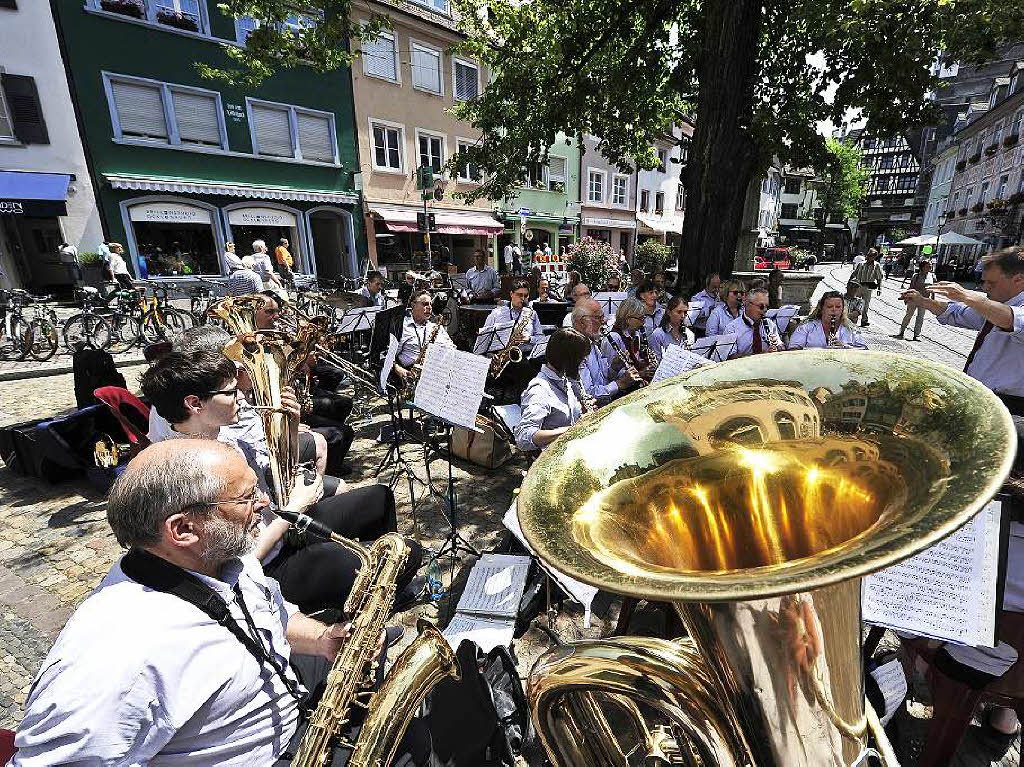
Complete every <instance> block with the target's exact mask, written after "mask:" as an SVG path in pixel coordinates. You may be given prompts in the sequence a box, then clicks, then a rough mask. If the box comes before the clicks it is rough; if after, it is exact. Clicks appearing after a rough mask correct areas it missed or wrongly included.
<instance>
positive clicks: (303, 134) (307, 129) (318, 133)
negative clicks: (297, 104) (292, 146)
mask: <svg viewBox="0 0 1024 767" xmlns="http://www.w3.org/2000/svg"><path fill="white" fill-rule="evenodd" d="M295 116H296V117H297V118H298V123H299V151H300V152H302V158H303V159H304V160H320V161H322V162H334V142H333V141H332V135H331V133H332V131H331V118H330V117H329V116H328V115H319V114H310V113H309V112H296V113H295Z"/></svg>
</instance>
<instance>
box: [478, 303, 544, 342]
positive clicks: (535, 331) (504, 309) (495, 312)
mask: <svg viewBox="0 0 1024 767" xmlns="http://www.w3.org/2000/svg"><path fill="white" fill-rule="evenodd" d="M523 311H525V309H513V308H512V304H508V305H507V306H496V307H495V308H493V309H491V313H490V314H488V315H487V319H486V320H484V327H485V328H489V327H491V325H496V324H498V323H500V322H519V320H520V319H521V315H522V313H523ZM530 314H532V315H533V317H532V319H531V320H530V324H529V326H528V327H527V328H526V330H525V331H524V332H523V337H524V338H525V337H527V336H529V338H530V340H529V341H528V342H527V343H526V344H525V346H526V348H527V349H529V348H532V347H533V345H534V344H535V343H537V342H538V341H542V340H544V328H543V327H541V324H540V317H538V316H537V312H535V311H534V310H533V309H530Z"/></svg>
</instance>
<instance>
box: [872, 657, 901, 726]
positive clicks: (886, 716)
mask: <svg viewBox="0 0 1024 767" xmlns="http://www.w3.org/2000/svg"><path fill="white" fill-rule="evenodd" d="M870 673H871V676H872V677H874V679H875V682H876V683H877V684H878V690H879V692H881V693H882V697H883V698H884V699H885V711H877V712H876V713H877V714H878V718H879V720H881V722H882V726H883V727H884V726H885V725H887V724H889V720H890V719H892V717H893V714H895V713H896V711H897V710H898V709H899V707H900V705H901V704H902V703H903V701H904V700H906V697H907V690H908V687H907V675H906V674H905V673H904V672H903V665H902V664H901V663H900V661H899V659H898V658H893V659H892V660H891V661H889V662H888V663H883V664H882V665H881V666H878V667H876V668H874V669H872V670H871V672H870Z"/></svg>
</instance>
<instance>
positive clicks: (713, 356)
mask: <svg viewBox="0 0 1024 767" xmlns="http://www.w3.org/2000/svg"><path fill="white" fill-rule="evenodd" d="M735 348H736V334H735V333H728V334H725V335H720V336H705V337H704V338H698V339H697V340H696V341H694V342H693V346H691V347H690V351H691V352H693V353H694V354H697V355H699V356H701V357H706V358H707V359H709V360H711V361H712V362H725V361H726V360H727V359H729V355H730V354H732V350H733V349H735Z"/></svg>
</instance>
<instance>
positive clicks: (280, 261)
mask: <svg viewBox="0 0 1024 767" xmlns="http://www.w3.org/2000/svg"><path fill="white" fill-rule="evenodd" d="M274 261H275V264H274V267H275V268H276V269H277V273H278V274H279V275H280V277H281V279H282V280H283V281H284V282H286V283H288V284H291V283H292V282H294V281H295V278H294V276H293V275H292V264H293V259H292V254H291V252H290V251H289V250H288V240H286V239H285V238H284V237H282V238H281V239H280V240H278V241H277V247H276V248H274Z"/></svg>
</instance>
